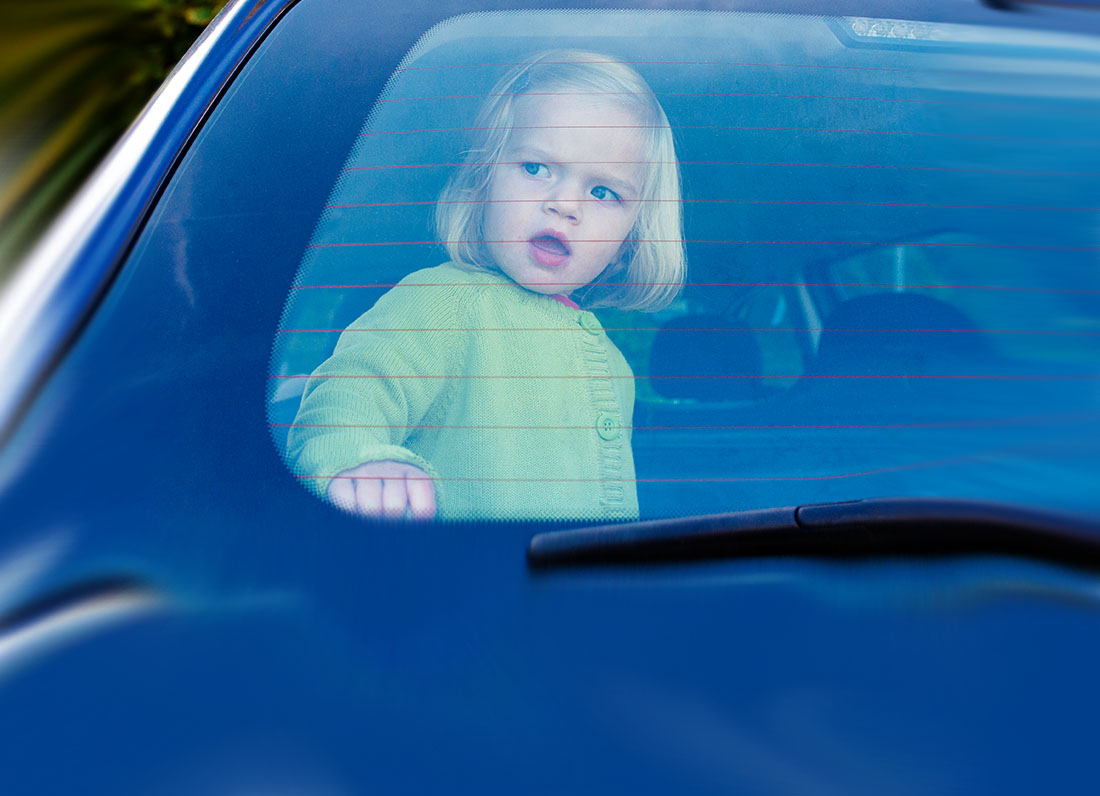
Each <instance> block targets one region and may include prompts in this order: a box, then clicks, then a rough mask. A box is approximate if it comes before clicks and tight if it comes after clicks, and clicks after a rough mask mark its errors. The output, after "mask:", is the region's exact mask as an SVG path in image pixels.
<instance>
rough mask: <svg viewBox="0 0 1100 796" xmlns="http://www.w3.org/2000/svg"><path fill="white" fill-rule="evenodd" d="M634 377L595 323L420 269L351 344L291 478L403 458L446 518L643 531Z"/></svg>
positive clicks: (321, 397)
mask: <svg viewBox="0 0 1100 796" xmlns="http://www.w3.org/2000/svg"><path fill="white" fill-rule="evenodd" d="M633 409H634V375H633V373H632V372H631V370H630V366H629V365H628V364H627V362H626V360H625V359H624V358H623V355H622V353H621V352H620V351H619V349H618V348H616V347H615V345H614V343H612V342H611V340H609V339H608V337H607V335H606V333H605V332H604V331H603V327H602V326H600V323H599V321H598V320H597V319H596V316H595V315H593V314H592V313H591V312H585V311H581V310H575V309H572V308H570V307H567V306H565V305H564V304H562V303H560V302H558V301H556V300H555V299H553V298H550V297H548V296H543V295H540V294H538V293H534V292H532V291H529V290H526V289H524V288H522V287H520V286H519V285H517V284H515V283H514V282H512V281H511V280H510V279H508V278H507V277H505V276H503V275H501V274H497V273H486V272H483V271H468V270H465V269H462V268H459V267H458V266H456V265H454V264H453V263H446V264H444V265H440V266H437V267H435V268H428V269H425V270H422V271H417V272H415V273H412V274H410V275H409V276H407V277H406V278H405V279H403V280H402V281H401V282H400V283H399V284H398V285H397V286H396V287H394V288H393V289H391V290H390V291H389V292H388V293H386V294H385V295H384V296H382V297H381V298H380V299H379V300H378V302H377V303H376V304H375V306H374V307H373V308H371V309H370V310H369V311H368V312H366V313H365V314H364V315H362V316H361V317H360V318H359V319H358V320H356V321H355V322H354V323H352V324H351V325H350V326H349V327H348V328H347V329H345V330H344V332H343V333H342V334H341V335H340V340H339V342H338V343H337V344H336V350H335V352H334V353H333V355H332V356H331V357H329V358H328V359H327V360H326V361H325V362H324V363H322V364H321V366H320V367H318V368H317V370H315V371H314V372H313V375H312V376H311V377H310V379H309V380H308V382H307V383H306V388H305V392H304V393H303V395H302V404H301V407H300V408H299V410H298V415H297V417H296V419H295V421H294V422H295V424H294V426H293V428H291V430H290V436H289V439H288V442H287V453H288V458H289V460H290V464H291V467H292V469H293V470H294V472H295V473H296V474H297V475H299V476H303V477H304V480H305V481H306V483H308V484H310V485H311V486H312V488H313V489H314V490H315V491H317V492H318V494H321V495H324V494H325V492H326V490H327V488H328V484H329V483H330V481H331V476H333V475H336V474H337V473H339V472H342V471H343V470H346V469H348V468H351V467H355V466H357V465H359V464H362V463H363V462H369V461H380V460H383V459H392V460H394V461H399V462H407V463H410V464H414V465H416V466H417V467H420V468H421V469H422V470H424V471H425V472H427V473H428V474H429V475H431V476H432V478H433V479H434V482H435V488H436V499H437V506H438V515H437V516H439V517H440V518H443V519H481V518H511V519H516V518H519V519H523V518H528V519H581V520H584V521H594V522H595V521H604V520H621V519H634V518H636V517H637V516H638V497H637V490H636V484H635V477H634V459H633V456H632V455H631V451H630V433H631V422H632V414H633Z"/></svg>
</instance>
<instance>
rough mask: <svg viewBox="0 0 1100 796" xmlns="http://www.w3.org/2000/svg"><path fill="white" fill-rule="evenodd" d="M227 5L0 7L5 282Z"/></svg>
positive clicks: (74, 1)
mask: <svg viewBox="0 0 1100 796" xmlns="http://www.w3.org/2000/svg"><path fill="white" fill-rule="evenodd" d="M223 5H225V0H213V1H211V2H203V1H202V0H33V2H28V1H27V0H0V279H2V278H4V277H5V276H7V275H8V273H10V271H11V269H12V268H13V267H14V264H15V263H16V262H17V260H18V259H19V258H20V257H21V256H22V255H23V254H24V253H25V252H26V250H27V248H28V247H29V246H30V244H31V243H32V242H33V241H34V239H35V237H36V236H37V235H38V234H39V233H40V232H41V231H42V229H43V228H44V227H45V226H46V224H48V223H49V221H50V220H51V219H52V218H53V216H54V214H56V212H57V211H58V210H59V209H60V208H61V206H62V205H63V204H64V203H65V201H66V200H67V199H68V198H69V196H70V195H71V194H72V193H73V191H74V190H75V189H76V188H77V187H78V186H79V185H80V183H81V182H82V181H83V180H84V179H85V178H86V177H87V176H88V174H89V173H90V172H91V170H92V169H93V168H94V167H95V165H96V164H97V163H98V162H99V160H100V159H101V158H102V157H103V155H104V154H105V153H106V152H107V150H108V149H110V147H111V146H112V145H113V144H114V142H115V141H116V140H117V139H118V137H119V136H120V135H121V134H122V132H123V131H124V130H125V129H126V127H127V126H128V125H129V124H130V123H131V122H132V121H133V119H134V118H135V117H136V116H137V114H138V113H139V112H140V110H141V108H142V107H143V106H144V105H145V103H146V102H147V101H148V100H149V98H150V97H151V96H152V95H153V93H154V92H155V91H156V89H157V87H158V86H160V84H161V82H162V81H163V80H164V78H165V77H166V76H167V75H168V73H169V71H171V69H172V67H173V66H174V65H175V64H176V63H177V62H178V61H179V59H180V58H181V57H182V56H183V54H184V53H185V52H186V51H187V48H188V47H190V46H191V43H192V42H193V41H194V40H195V38H196V37H197V36H198V34H199V33H201V32H202V29H203V28H204V27H205V26H206V24H207V23H208V22H209V21H210V20H211V19H212V18H213V17H214V15H215V14H216V13H217V12H218V11H220V10H221V8H222V6H223Z"/></svg>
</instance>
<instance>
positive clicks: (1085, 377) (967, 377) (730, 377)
mask: <svg viewBox="0 0 1100 796" xmlns="http://www.w3.org/2000/svg"><path fill="white" fill-rule="evenodd" d="M313 377H314V376H313V374H310V373H292V374H286V375H271V376H268V378H269V379H310V378H313ZM317 378H318V379H321V380H325V379H368V380H375V379H381V380H386V381H403V380H405V379H462V380H468V379H473V380H477V379H492V380H498V379H499V380H503V379H510V380H513V381H525V380H536V379H537V380H540V381H545V380H550V379H590V378H591V376H586V375H561V376H557V375H553V374H542V373H540V374H529V375H525V376H511V375H505V374H491V373H489V374H482V375H476V376H475V375H472V374H455V375H446V374H445V375H441V376H424V375H409V376H393V375H385V376H384V375H378V374H375V375H359V374H351V373H331V374H326V375H323V376H317ZM604 378H606V379H631V380H638V381H642V380H645V381H668V380H673V381H737V380H744V379H752V380H754V381H756V380H759V379H761V378H762V377H761V376H748V375H740V374H727V375H721V376H714V375H710V376H604ZM768 378H769V379H771V380H787V379H789V380H791V381H797V380H803V379H817V380H828V379H852V380H862V379H922V380H928V381H931V380H936V379H946V380H952V381H1093V380H1096V379H1100V373H1072V374H1067V373H1062V374H1010V373H1003V374H993V373H990V374H986V373H977V374H969V373H968V374H953V373H937V374H932V373H922V374H908V373H900V374H858V373H848V374H837V375H811V374H804V375H801V376H769V377H768Z"/></svg>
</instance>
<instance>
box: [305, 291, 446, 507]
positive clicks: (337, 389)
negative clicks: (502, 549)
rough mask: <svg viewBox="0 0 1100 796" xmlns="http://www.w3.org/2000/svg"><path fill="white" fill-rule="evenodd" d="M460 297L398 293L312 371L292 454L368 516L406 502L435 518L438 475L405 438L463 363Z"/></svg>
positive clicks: (328, 492)
mask: <svg viewBox="0 0 1100 796" xmlns="http://www.w3.org/2000/svg"><path fill="white" fill-rule="evenodd" d="M420 273H422V274H423V273H426V272H420ZM454 292H455V288H452V287H450V286H446V285H439V286H436V285H430V286H426V287H406V286H400V287H397V288H394V289H393V290H391V291H390V292H389V293H387V294H386V295H384V296H383V297H382V298H381V299H379V301H378V303H377V304H376V305H375V306H374V307H373V308H372V309H371V310H370V311H369V312H367V313H366V314H364V315H363V316H362V317H360V318H359V319H358V320H356V321H355V322H354V323H353V324H351V326H349V327H348V328H347V329H346V330H345V331H344V333H343V334H342V335H341V336H340V340H339V342H338V343H337V345H336V350H335V352H334V353H333V355H332V356H331V357H329V359H327V360H326V361H325V362H324V363H322V364H321V365H320V367H318V368H317V370H315V371H314V373H313V375H312V377H311V378H310V379H309V381H308V383H307V384H306V389H305V391H304V393H303V395H302V404H301V407H300V408H299V410H298V415H297V417H296V418H295V420H294V425H293V427H292V428H291V430H290V435H289V437H288V440H287V454H288V458H289V459H290V461H291V464H292V467H293V470H294V472H295V473H296V474H297V475H298V476H299V477H300V478H303V479H304V480H305V483H306V484H307V485H309V486H310V487H311V488H312V489H313V491H315V492H316V493H317V494H318V495H320V496H322V497H327V498H328V499H330V500H332V501H333V502H334V503H337V504H339V505H341V506H343V507H344V508H347V509H349V510H353V511H356V512H359V513H363V514H367V515H370V516H401V515H402V514H403V513H404V511H405V507H406V506H408V507H409V508H410V510H411V512H412V514H413V515H414V516H417V517H420V516H424V517H427V516H432V515H434V513H435V508H436V502H437V497H438V495H437V494H436V490H437V488H438V474H437V473H436V472H435V470H434V468H433V467H432V465H431V463H430V462H428V461H426V460H425V459H423V458H422V457H420V456H418V455H417V454H416V453H415V452H414V451H412V450H409V449H408V448H407V447H405V441H406V438H407V437H408V435H409V430H410V429H411V428H414V427H416V426H417V425H419V424H421V423H422V422H423V419H424V417H425V415H426V414H428V412H429V411H430V410H431V408H432V407H433V405H435V404H436V402H437V401H438V400H439V398H440V396H441V395H442V393H443V392H444V390H446V389H447V387H448V384H449V382H450V379H449V378H448V376H449V375H453V371H454V369H455V368H456V367H460V366H461V365H460V363H461V361H462V360H463V356H462V354H461V348H462V345H463V342H464V340H465V338H464V337H463V336H461V334H460V330H461V329H462V328H463V324H462V323H461V322H460V321H458V320H457V319H456V317H455V315H456V312H457V309H456V308H459V307H461V306H463V300H464V299H465V298H466V297H465V296H453V295H451V294H452V293H454ZM410 330H418V331H410ZM424 330H430V331H424ZM399 502H400V503H401V506H400V508H398V506H397V504H398V503H399Z"/></svg>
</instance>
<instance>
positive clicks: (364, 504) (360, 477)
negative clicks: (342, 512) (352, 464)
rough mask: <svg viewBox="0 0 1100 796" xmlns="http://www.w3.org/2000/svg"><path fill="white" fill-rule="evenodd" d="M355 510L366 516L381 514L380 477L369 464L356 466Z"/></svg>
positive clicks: (354, 471)
mask: <svg viewBox="0 0 1100 796" xmlns="http://www.w3.org/2000/svg"><path fill="white" fill-rule="evenodd" d="M352 472H353V473H354V474H355V475H356V476H357V478H355V510H356V511H358V512H359V513H360V514H362V515H364V516H367V517H377V516H379V515H381V514H382V477H381V474H380V473H378V472H377V471H375V470H374V468H372V467H370V466H369V465H367V466H363V467H356V468H355V469H354V470H352Z"/></svg>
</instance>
